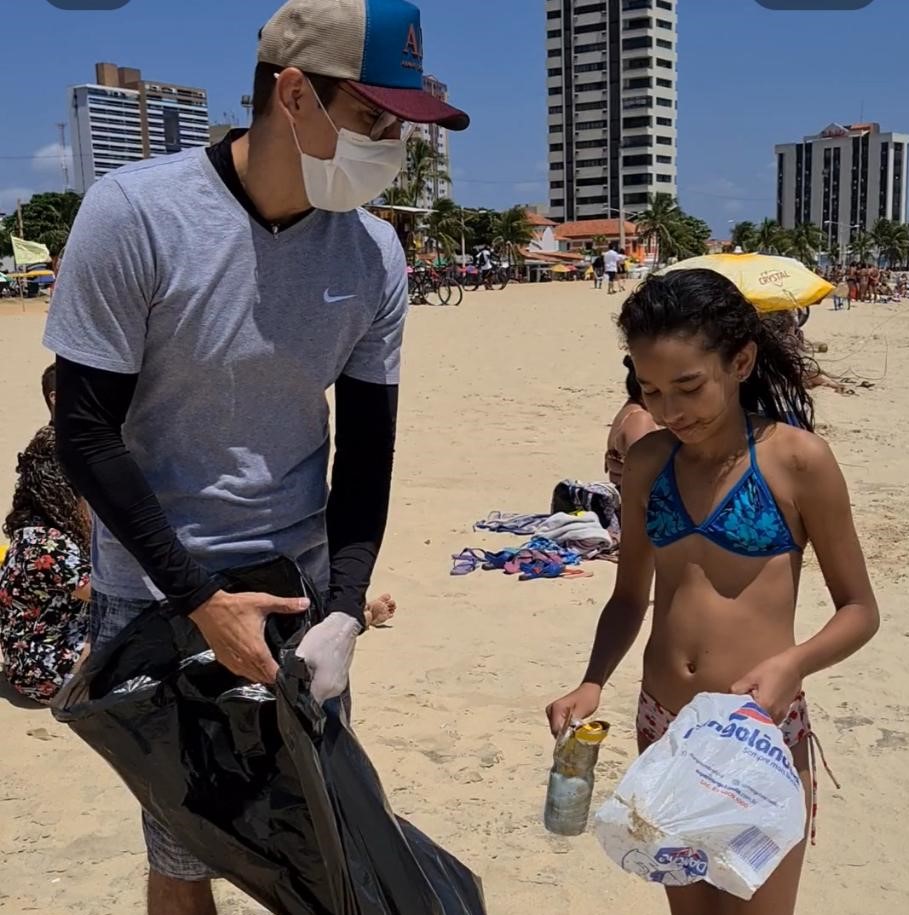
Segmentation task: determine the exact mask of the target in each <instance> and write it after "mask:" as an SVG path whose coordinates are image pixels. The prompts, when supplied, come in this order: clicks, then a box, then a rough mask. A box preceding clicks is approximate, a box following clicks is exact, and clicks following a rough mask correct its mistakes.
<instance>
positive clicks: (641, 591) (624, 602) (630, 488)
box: [546, 440, 655, 736]
mask: <svg viewBox="0 0 909 915" xmlns="http://www.w3.org/2000/svg"><path fill="white" fill-rule="evenodd" d="M654 450H655V449H654V448H653V447H652V446H651V443H650V442H649V441H646V440H645V441H641V442H640V443H639V444H637V445H635V446H634V447H633V448H632V449H631V451H630V452H629V454H628V459H627V461H626V464H625V473H624V475H623V477H622V545H621V549H620V552H619V567H618V571H617V572H616V581H615V587H614V589H613V592H612V597H610V598H609V601H608V602H607V603H606V606H605V607H604V608H603V612H602V614H601V615H600V622H599V624H598V626H597V632H596V637H595V638H594V643H593V651H592V652H591V655H590V663H589V664H588V665H587V671H586V673H585V674H584V681H583V682H582V683H581V685H580V686H579V687H578V688H577V689H576V690H573V691H572V692H570V693H569V694H568V695H567V696H563V697H562V698H561V699H557V700H556V701H555V702H553V703H551V704H550V705H549V706H548V707H547V709H546V714H547V717H548V718H549V726H550V729H551V730H552V733H553V734H554V735H556V736H557V735H558V734H559V732H560V731H561V729H562V727H563V725H564V724H565V721H566V719H574V718H587V717H588V716H590V715H592V714H593V713H594V712H595V711H596V710H597V707H598V706H599V704H600V694H601V693H602V690H603V685H604V684H605V683H606V681H607V680H608V679H609V677H610V676H612V673H613V671H615V669H616V668H617V667H618V666H619V663H620V662H621V660H622V658H624V657H625V655H626V654H627V653H628V650H629V649H630V648H631V646H632V645H633V644H634V640H635V639H636V638H637V635H638V632H639V631H640V629H641V624H642V623H643V621H644V614H645V612H646V610H647V605H648V604H649V602H650V585H651V582H652V580H653V548H652V547H651V544H650V541H649V540H648V539H647V533H646V531H645V529H644V519H645V514H646V510H647V496H648V489H649V485H650V481H651V480H652V479H653V472H652V464H653V458H652V456H651V455H652V454H653V452H654Z"/></svg>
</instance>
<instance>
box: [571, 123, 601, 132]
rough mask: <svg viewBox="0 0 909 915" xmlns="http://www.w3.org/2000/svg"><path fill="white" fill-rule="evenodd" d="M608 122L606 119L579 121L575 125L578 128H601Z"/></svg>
mask: <svg viewBox="0 0 909 915" xmlns="http://www.w3.org/2000/svg"><path fill="white" fill-rule="evenodd" d="M606 123H607V122H606V121H578V122H577V124H575V125H574V126H575V128H576V129H577V130H601V129H602V128H604V127H605V126H606Z"/></svg>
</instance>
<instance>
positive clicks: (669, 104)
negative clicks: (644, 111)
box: [657, 97, 672, 108]
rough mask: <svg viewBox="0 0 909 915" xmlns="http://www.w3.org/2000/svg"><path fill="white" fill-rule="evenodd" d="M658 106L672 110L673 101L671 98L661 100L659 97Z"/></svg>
mask: <svg viewBox="0 0 909 915" xmlns="http://www.w3.org/2000/svg"><path fill="white" fill-rule="evenodd" d="M657 105H660V106H661V107H663V108H671V107H672V99H670V98H659V97H657Z"/></svg>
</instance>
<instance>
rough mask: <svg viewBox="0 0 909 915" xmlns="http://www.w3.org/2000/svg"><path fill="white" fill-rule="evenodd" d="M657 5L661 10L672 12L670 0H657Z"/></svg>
mask: <svg viewBox="0 0 909 915" xmlns="http://www.w3.org/2000/svg"><path fill="white" fill-rule="evenodd" d="M657 6H658V7H659V8H660V9H661V10H669V12H670V13H671V12H672V4H671V3H670V2H669V0H657Z"/></svg>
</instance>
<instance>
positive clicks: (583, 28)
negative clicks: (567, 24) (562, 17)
mask: <svg viewBox="0 0 909 915" xmlns="http://www.w3.org/2000/svg"><path fill="white" fill-rule="evenodd" d="M605 31H606V26H605V25H604V24H603V23H602V22H591V23H589V24H588V25H576V26H575V27H574V33H575V35H587V34H589V33H590V32H605Z"/></svg>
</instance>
